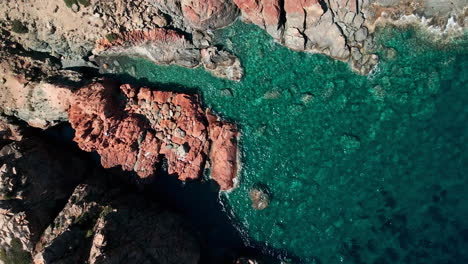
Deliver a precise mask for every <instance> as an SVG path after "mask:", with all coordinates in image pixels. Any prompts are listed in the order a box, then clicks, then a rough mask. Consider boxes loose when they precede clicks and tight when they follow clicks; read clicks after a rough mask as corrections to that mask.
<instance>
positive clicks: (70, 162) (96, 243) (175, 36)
mask: <svg viewBox="0 0 468 264" xmlns="http://www.w3.org/2000/svg"><path fill="white" fill-rule="evenodd" d="M467 10H468V9H467V6H466V3H465V2H464V1H463V0H455V1H435V0H418V1H409V0H376V1H370V0H358V1H350V0H204V1H201V0H151V1H144V0H136V1H122V0H117V1H97V0H65V1H62V0H54V1H43V0H31V1H28V3H24V2H23V1H16V0H15V1H4V2H3V3H2V5H1V6H0V14H2V15H0V264H10V263H35V264H45V263H116V262H120V261H126V260H128V259H132V260H134V261H135V262H137V263H155V259H157V263H201V262H200V261H201V259H203V258H202V257H201V255H202V253H201V249H200V248H201V245H200V242H199V241H198V240H199V236H198V235H197V234H196V232H193V230H192V228H193V227H191V226H190V224H191V223H187V222H186V221H185V220H184V218H183V217H182V216H181V215H180V214H178V213H175V212H173V211H172V210H169V209H168V208H167V207H166V205H165V204H164V202H162V201H157V202H149V201H147V200H145V197H144V196H142V195H140V194H138V192H129V191H128V190H127V189H126V188H125V187H123V186H116V184H112V183H109V182H113V181H114V180H113V177H116V178H119V180H118V182H119V183H122V185H124V186H125V185H126V184H128V181H129V178H131V177H133V176H134V177H135V178H136V179H138V182H139V183H142V182H143V183H146V182H151V181H152V180H153V178H157V176H158V172H159V171H161V170H162V171H164V172H165V173H167V174H168V175H169V176H170V177H173V178H177V179H179V180H180V181H184V182H200V181H203V180H204V178H209V180H210V181H211V182H213V183H215V185H216V188H215V189H216V190H215V192H216V193H218V192H220V191H221V192H227V191H230V190H232V189H233V188H235V187H236V184H237V182H238V179H237V177H238V175H239V170H240V167H241V164H240V160H239V153H240V150H239V145H240V143H239V138H240V134H241V131H240V129H239V127H238V125H237V124H235V123H233V122H228V121H226V120H223V119H222V118H221V117H220V116H218V115H216V114H215V113H213V112H212V111H211V110H210V109H207V108H205V107H203V102H201V100H200V98H199V96H198V95H196V94H185V93H178V92H172V91H161V89H158V87H146V86H137V85H135V84H127V83H121V82H119V81H118V80H114V79H109V78H105V77H103V76H102V75H101V74H102V73H104V72H107V71H108V69H109V68H112V65H113V64H115V60H114V58H115V57H121V56H127V57H139V58H144V59H147V60H149V61H151V62H153V63H155V64H158V65H177V66H181V67H186V68H196V67H203V68H204V69H205V70H206V71H208V72H210V73H211V74H213V75H214V76H216V77H219V78H224V79H227V80H230V81H241V80H242V78H243V77H244V75H245V73H244V70H243V67H242V61H241V60H240V59H239V58H237V57H236V55H235V54H232V53H231V52H229V51H228V50H226V49H224V47H220V46H216V45H214V43H215V42H214V41H213V37H214V34H213V31H214V30H217V29H220V28H223V27H227V26H229V25H230V24H232V23H233V22H234V21H236V20H237V19H242V21H244V22H246V23H253V24H255V25H257V26H258V27H260V28H262V29H263V30H265V31H266V32H267V33H268V34H269V35H271V37H272V38H273V39H274V40H275V41H276V42H277V43H279V44H281V45H284V46H286V47H288V48H290V49H291V50H294V51H298V52H309V53H319V54H325V55H327V56H329V57H331V58H333V59H336V60H340V61H343V62H346V63H348V64H349V65H350V67H351V69H352V70H353V71H355V72H356V73H357V74H362V75H367V74H369V73H371V72H372V71H373V69H374V68H375V66H376V65H377V64H378V62H379V57H378V55H377V53H376V49H377V47H376V44H375V40H374V32H375V29H376V27H378V26H381V25H385V24H395V25H405V24H408V23H416V24H419V25H420V26H421V27H422V28H425V29H426V30H428V31H429V32H434V33H435V34H441V35H443V36H446V35H451V34H464V30H465V28H466V25H467V23H468V21H467V12H468V11H467ZM84 69H86V70H89V71H91V72H93V74H92V75H90V74H87V73H86V72H85V71H86V70H84ZM60 124H70V125H71V127H72V128H73V129H74V131H75V135H74V139H73V141H74V142H75V143H74V144H77V146H78V148H79V149H80V150H82V151H83V152H95V153H97V154H99V157H100V165H99V166H97V165H96V164H93V163H92V162H90V161H89V160H86V159H85V158H83V156H82V155H83V153H82V152H80V151H79V150H78V148H76V149H73V150H70V148H69V147H62V146H59V145H60V144H56V145H50V144H49V142H47V140H44V138H42V137H41V136H38V134H41V133H43V131H44V130H47V129H50V128H53V127H56V126H57V125H60ZM100 166H102V167H103V168H106V169H107V168H114V170H115V169H116V168H117V169H116V170H118V173H114V171H113V170H104V169H102V168H100ZM122 171H124V172H122ZM208 171H209V173H207V172H208ZM114 174H116V175H117V176H116V175H114ZM207 175H209V176H207ZM128 185H131V184H128ZM132 186H133V185H132ZM137 186H138V184H137ZM135 188H138V187H135ZM251 197H253V198H252V200H253V201H254V203H253V205H252V206H253V207H254V208H255V209H257V210H263V209H265V208H266V207H267V206H268V204H269V199H270V197H269V195H268V193H267V192H266V191H264V190H262V189H258V190H257V189H255V190H253V191H252V192H251ZM117 230H118V231H117ZM161 237H163V238H164V239H161ZM227 259H228V260H227V261H226V262H223V263H250V264H254V263H261V261H257V260H254V259H253V258H249V256H247V257H246V256H242V255H241V254H237V255H235V256H230V257H229V258H227ZM207 263H219V262H207ZM278 263H279V262H278ZM281 263H286V262H281Z"/></svg>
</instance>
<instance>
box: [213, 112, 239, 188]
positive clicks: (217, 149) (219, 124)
mask: <svg viewBox="0 0 468 264" xmlns="http://www.w3.org/2000/svg"><path fill="white" fill-rule="evenodd" d="M206 117H207V119H208V131H209V137H210V141H211V147H210V153H209V157H210V161H211V174H210V175H211V178H213V179H214V180H215V181H216V182H217V183H218V184H219V186H220V187H221V190H229V189H231V188H233V186H235V182H234V181H235V179H236V176H237V173H238V170H239V157H238V155H239V151H238V145H237V138H238V137H239V133H238V132H237V127H236V125H234V124H232V123H228V122H226V121H223V120H220V119H219V117H217V116H215V115H214V114H212V113H211V112H210V111H209V110H208V111H207V113H206Z"/></svg>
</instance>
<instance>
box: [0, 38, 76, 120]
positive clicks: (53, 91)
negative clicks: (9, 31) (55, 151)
mask: <svg viewBox="0 0 468 264" xmlns="http://www.w3.org/2000/svg"><path fill="white" fill-rule="evenodd" d="M0 39H1V38H0ZM2 46H3V47H2V49H1V50H0V60H1V61H0V115H4V116H12V117H15V118H17V119H20V120H23V121H25V122H26V123H27V124H28V125H29V126H32V127H38V128H42V129H44V128H48V127H50V126H53V125H55V124H57V123H60V122H63V121H66V120H67V119H68V114H67V110H68V107H69V100H70V96H71V95H72V91H71V89H72V88H71V87H69V86H65V85H62V84H55V83H57V81H58V80H60V82H63V83H65V82H66V83H70V84H78V83H81V82H82V81H83V79H82V75H81V74H79V73H77V72H73V71H67V70H62V69H60V64H59V63H57V62H56V61H53V60H52V59H51V58H50V57H47V56H40V55H39V56H37V55H35V54H33V53H30V52H27V51H25V50H23V49H22V48H21V47H18V45H16V44H14V43H8V41H7V42H6V43H2Z"/></svg>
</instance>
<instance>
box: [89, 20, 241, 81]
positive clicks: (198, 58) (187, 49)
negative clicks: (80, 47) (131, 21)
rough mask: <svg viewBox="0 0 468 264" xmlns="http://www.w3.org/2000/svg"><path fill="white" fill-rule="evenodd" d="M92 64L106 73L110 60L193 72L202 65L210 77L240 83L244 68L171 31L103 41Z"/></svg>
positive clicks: (136, 33) (224, 53)
mask: <svg viewBox="0 0 468 264" xmlns="http://www.w3.org/2000/svg"><path fill="white" fill-rule="evenodd" d="M94 53H95V54H97V56H96V58H95V61H96V62H97V63H98V64H99V65H101V67H102V68H103V71H104V72H105V71H106V70H107V68H109V65H113V64H115V62H114V61H113V58H112V57H115V56H130V57H140V58H145V59H147V60H150V61H152V62H154V63H156V64H159V65H171V64H175V65H179V66H182V67H186V68H195V67H198V66H199V65H203V66H204V67H205V69H206V70H207V71H209V72H211V73H212V74H213V75H215V76H217V77H220V78H226V79H230V80H233V81H240V79H241V78H242V76H243V68H242V66H241V64H240V61H239V59H238V58H237V57H235V56H234V55H232V54H230V53H229V52H227V51H220V50H218V48H216V47H207V48H203V49H200V48H198V47H196V46H195V45H194V44H193V43H192V42H191V41H189V40H187V39H186V37H185V36H184V35H183V34H181V33H179V32H177V31H175V30H170V29H163V28H158V29H153V30H150V31H132V32H128V33H124V34H121V35H118V37H116V39H115V40H112V41H109V40H107V39H102V40H100V42H99V45H98V46H97V48H96V49H95V50H94Z"/></svg>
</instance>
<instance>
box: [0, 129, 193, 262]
mask: <svg viewBox="0 0 468 264" xmlns="http://www.w3.org/2000/svg"><path fill="white" fill-rule="evenodd" d="M65 154H66V155H65ZM76 155H77V154H76V153H75V152H73V151H70V149H62V148H60V147H57V146H54V145H52V144H50V143H48V144H46V143H44V142H43V141H42V140H41V139H39V138H36V137H31V138H29V139H26V140H23V141H21V142H14V143H11V144H9V145H6V146H4V147H2V148H1V149H0V263H2V264H26V263H34V264H59V263H90V264H97V263H100V264H102V263H123V262H127V261H130V262H131V263H148V264H149V263H163V264H165V263H166V264H169V263H181V264H196V263H199V260H200V245H199V242H198V240H197V239H196V237H195V236H194V235H193V234H192V233H191V231H190V228H189V225H188V224H187V223H186V222H185V221H184V220H183V219H182V218H181V217H180V216H178V215H176V214H174V213H172V212H170V211H168V210H166V209H164V208H163V207H162V206H160V205H159V204H158V203H156V202H155V201H153V200H147V199H145V198H144V196H142V195H140V194H137V193H134V192H130V191H128V190H125V189H126V188H122V186H123V185H120V186H119V185H118V184H116V183H115V177H114V176H115V175H112V176H113V177H112V181H110V180H108V179H111V178H110V175H106V174H105V172H104V171H103V170H102V169H95V168H93V167H92V165H91V164H90V163H89V162H88V161H86V160H84V159H82V158H79V157H77V156H76ZM108 176H109V177H108ZM85 177H89V179H90V180H85ZM80 182H84V183H81V184H80ZM111 183H112V184H111ZM116 186H117V187H116ZM67 200H68V202H67Z"/></svg>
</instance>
